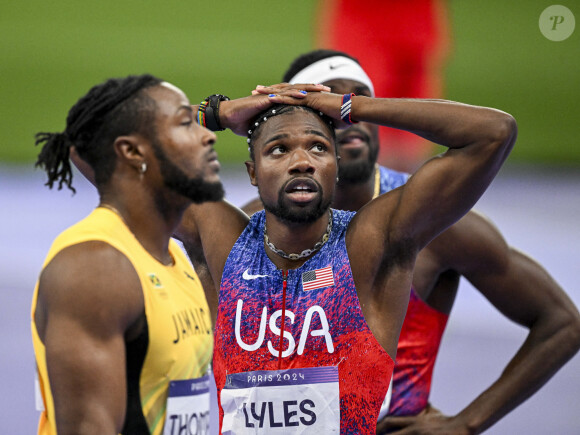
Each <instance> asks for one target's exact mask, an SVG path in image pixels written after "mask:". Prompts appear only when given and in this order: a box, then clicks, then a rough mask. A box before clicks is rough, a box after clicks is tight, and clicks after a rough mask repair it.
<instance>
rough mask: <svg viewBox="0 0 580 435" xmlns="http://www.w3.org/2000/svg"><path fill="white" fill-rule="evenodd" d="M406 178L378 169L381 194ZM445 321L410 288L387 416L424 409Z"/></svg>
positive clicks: (388, 170)
mask: <svg viewBox="0 0 580 435" xmlns="http://www.w3.org/2000/svg"><path fill="white" fill-rule="evenodd" d="M409 176H410V175H409V174H406V173H403V172H398V171H395V170H393V169H389V168H385V167H383V166H380V193H381V194H383V193H386V192H388V191H390V190H392V189H395V188H397V187H399V186H402V185H403V184H405V183H406V182H407V180H408V179H409ZM448 318H449V316H448V315H447V314H444V313H442V312H440V311H437V310H435V309H434V308H431V307H430V306H429V305H427V304H426V303H425V302H424V301H423V300H422V299H421V298H420V297H419V296H418V295H417V293H416V292H415V290H414V289H413V288H411V297H410V299H409V306H408V308H407V314H406V316H405V320H404V322H403V327H402V329H401V333H400V335H399V343H398V345H397V357H396V361H395V369H394V371H393V386H392V397H391V399H390V407H389V412H388V413H389V415H416V414H418V413H419V412H421V411H422V410H423V409H424V408H425V407H426V406H427V403H428V401H429V392H430V390H431V379H432V377H433V368H434V366H435V360H436V359H437V354H438V353H439V346H440V344H441V338H442V337H443V332H444V331H445V326H446V325H447V320H448Z"/></svg>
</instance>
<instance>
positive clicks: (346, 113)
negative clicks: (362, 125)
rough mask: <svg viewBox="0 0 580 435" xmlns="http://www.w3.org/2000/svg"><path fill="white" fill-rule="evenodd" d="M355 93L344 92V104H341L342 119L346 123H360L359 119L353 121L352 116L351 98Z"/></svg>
mask: <svg viewBox="0 0 580 435" xmlns="http://www.w3.org/2000/svg"><path fill="white" fill-rule="evenodd" d="M354 96H355V94H354V93H352V94H344V95H343V96H342V106H340V119H342V120H343V121H344V122H345V123H346V124H348V125H352V124H356V123H358V121H353V120H352V119H351V117H350V111H351V100H350V99H351V98H352V97H354Z"/></svg>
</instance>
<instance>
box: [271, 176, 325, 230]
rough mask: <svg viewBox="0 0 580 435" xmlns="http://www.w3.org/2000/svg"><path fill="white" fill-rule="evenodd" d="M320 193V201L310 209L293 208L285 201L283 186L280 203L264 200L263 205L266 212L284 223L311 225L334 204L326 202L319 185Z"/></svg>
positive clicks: (279, 198) (279, 196) (279, 197)
mask: <svg viewBox="0 0 580 435" xmlns="http://www.w3.org/2000/svg"><path fill="white" fill-rule="evenodd" d="M316 184H318V183H316ZM318 191H319V192H321V195H320V196H319V197H318V200H317V201H316V202H315V203H314V204H311V205H309V207H308V208H306V207H303V208H298V209H296V208H294V209H293V208H291V207H290V206H289V205H288V204H287V203H286V202H285V201H284V193H285V191H284V186H282V187H281V188H280V190H279V191H278V201H277V202H276V203H275V204H268V203H266V202H265V201H264V200H262V204H263V205H264V210H266V211H268V212H270V213H272V214H273V215H274V216H276V217H277V218H278V219H280V220H281V221H283V222H288V223H292V224H309V223H312V222H316V221H317V220H318V219H320V218H321V217H322V216H323V215H324V214H325V213H326V212H327V211H328V209H329V208H330V203H331V202H332V199H331V198H329V199H326V200H325V199H324V198H323V195H322V186H320V184H318ZM261 197H262V195H260V198H261Z"/></svg>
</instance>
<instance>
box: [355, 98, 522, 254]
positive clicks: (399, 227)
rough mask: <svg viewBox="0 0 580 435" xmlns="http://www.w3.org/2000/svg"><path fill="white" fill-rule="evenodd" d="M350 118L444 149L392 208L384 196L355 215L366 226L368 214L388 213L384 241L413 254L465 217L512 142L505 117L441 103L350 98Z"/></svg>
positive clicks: (510, 121) (510, 126)
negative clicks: (404, 245)
mask: <svg viewBox="0 0 580 435" xmlns="http://www.w3.org/2000/svg"><path fill="white" fill-rule="evenodd" d="M353 116H354V118H355V119H357V120H365V121H368V122H374V123H377V124H381V125H386V126H389V127H394V128H399V129H403V130H407V131H410V132H413V133H415V134H418V135H419V136H421V137H424V138H426V139H428V140H431V141H433V142H435V143H437V144H440V145H444V146H446V147H448V148H449V149H448V150H447V151H446V152H445V153H444V154H442V155H440V156H438V157H435V158H433V159H431V160H429V161H428V162H426V163H425V164H424V165H423V166H422V167H421V168H420V169H419V170H418V171H417V172H416V173H415V174H414V175H413V176H412V177H411V178H410V179H409V181H408V182H407V184H405V186H403V188H402V189H401V193H400V195H399V196H396V197H395V198H394V200H395V201H396V204H392V202H393V199H390V198H388V195H384V196H383V197H382V198H379V199H378V200H377V201H376V202H375V203H371V204H370V205H369V207H367V208H366V210H367V211H366V212H365V214H362V213H359V217H360V216H362V217H360V219H361V220H364V222H365V224H368V223H370V222H369V221H371V222H372V221H373V220H375V221H376V220H377V219H376V217H375V218H373V217H372V215H379V216H385V214H384V212H383V211H384V210H385V209H386V210H387V211H390V212H391V213H392V214H391V216H392V218H391V220H390V222H387V223H386V226H387V233H388V234H389V236H387V237H389V238H390V239H391V240H393V235H394V237H395V240H397V239H398V240H412V241H413V244H415V243H416V247H417V248H418V249H420V248H422V247H424V246H425V245H426V244H427V243H428V242H429V241H430V240H432V239H433V238H434V237H435V236H437V235H438V234H439V233H440V232H441V231H443V230H444V229H445V228H447V227H448V226H450V225H451V224H453V223H454V222H455V221H457V220H458V219H459V218H461V216H463V215H464V214H465V213H467V211H468V210H469V209H470V208H471V207H472V206H473V204H474V203H475V202H476V201H477V200H478V199H479V197H480V196H481V195H482V194H483V192H484V191H485V189H486V188H487V186H488V185H489V183H491V181H492V180H493V178H494V177H495V175H496V174H497V172H498V170H499V168H500V167H501V165H502V163H503V162H504V161H505V159H506V158H507V156H508V154H509V152H510V151H511V148H512V146H513V144H514V142H515V138H516V124H515V121H514V119H513V118H512V117H511V116H510V115H508V114H506V113H504V112H501V111H498V110H495V109H490V108H485V107H477V106H470V105H466V104H461V103H454V102H449V101H443V100H404V99H403V100H401V99H371V98H367V97H354V98H353ZM362 211H365V209H363V210H362ZM366 215H369V216H366ZM363 218H364V219H363Z"/></svg>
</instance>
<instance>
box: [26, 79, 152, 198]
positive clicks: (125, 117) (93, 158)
mask: <svg viewBox="0 0 580 435" xmlns="http://www.w3.org/2000/svg"><path fill="white" fill-rule="evenodd" d="M162 81H163V80H161V79H159V78H157V77H155V76H152V75H150V74H142V75H131V76H127V77H125V78H112V79H109V80H107V81H105V82H103V83H101V84H99V85H96V86H93V87H92V88H91V89H90V90H89V92H88V93H87V94H86V95H85V96H83V97H81V98H80V99H79V100H78V101H77V103H76V104H75V105H74V106H73V107H72V108H71V109H70V110H69V113H68V116H67V119H66V128H65V130H64V132H62V133H38V134H36V136H35V138H36V142H35V144H36V145H39V144H44V145H43V146H42V150H41V151H40V154H39V155H38V160H37V161H36V164H35V166H36V167H39V166H40V167H42V168H44V170H45V171H46V172H47V174H48V181H47V182H46V185H47V186H49V187H50V188H52V187H53V184H54V183H55V182H57V181H58V189H59V190H60V189H61V188H62V185H63V184H66V185H67V187H68V188H69V189H71V190H72V191H73V192H74V191H75V189H74V188H73V187H72V170H71V166H70V161H69V156H70V147H71V146H72V145H74V146H75V148H76V151H77V153H78V155H79V156H80V157H81V158H82V159H83V160H85V161H86V162H87V163H88V164H89V165H90V166H91V168H92V169H93V171H94V172H95V182H96V183H97V186H100V185H101V184H103V183H106V182H107V181H108V180H109V178H110V177H111V174H112V173H113V170H114V168H115V162H116V160H115V151H114V150H113V147H112V146H111V145H112V143H113V141H114V140H115V138H117V137H119V136H121V135H125V134H131V133H135V132H139V133H144V134H145V135H148V136H149V137H152V135H154V134H155V126H154V123H153V120H154V115H155V109H156V104H155V101H154V100H153V99H152V98H150V97H149V96H148V95H146V94H145V93H143V92H142V91H143V90H144V89H146V88H149V87H152V86H156V85H158V84H160V83H161V82H162Z"/></svg>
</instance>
